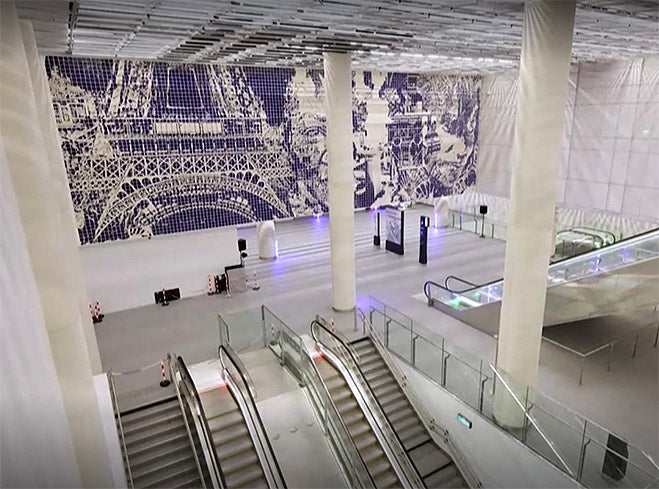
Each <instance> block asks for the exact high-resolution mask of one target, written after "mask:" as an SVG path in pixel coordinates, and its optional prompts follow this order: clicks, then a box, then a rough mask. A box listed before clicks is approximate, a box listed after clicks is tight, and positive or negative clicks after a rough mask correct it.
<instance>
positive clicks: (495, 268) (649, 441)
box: [96, 207, 659, 459]
mask: <svg viewBox="0 0 659 489" xmlns="http://www.w3.org/2000/svg"><path fill="white" fill-rule="evenodd" d="M422 211H425V212H427V211H428V209H427V208H424V207H420V208H417V209H411V210H409V211H408V212H407V215H406V221H407V226H406V250H407V253H406V255H405V256H402V257H401V256H398V255H395V254H393V253H389V252H386V251H384V249H383V248H382V249H380V248H376V247H374V246H373V244H372V225H371V222H370V214H368V213H364V212H362V213H357V214H356V215H355V224H356V232H355V235H356V236H355V252H356V266H357V292H358V296H359V298H358V301H363V300H364V298H365V297H367V296H368V295H373V296H375V297H377V298H379V299H381V300H383V301H385V302H386V303H388V304H390V305H392V306H395V307H397V308H398V309H399V310H401V312H404V313H405V314H408V315H410V316H411V317H413V318H414V319H415V320H417V321H418V322H420V323H422V324H424V325H425V326H427V327H428V328H430V329H432V330H433V331H435V332H437V333H439V334H441V335H443V336H444V337H445V338H446V339H447V341H450V342H452V343H453V344H456V345H458V346H460V347H462V348H464V349H466V350H468V351H470V352H472V353H473V354H475V355H477V356H480V357H482V358H485V359H488V360H490V361H492V360H493V359H494V352H495V348H496V344H495V340H494V339H493V338H491V337H489V336H487V335H485V334H483V333H481V332H480V331H477V330H475V329H473V328H471V327H470V326H468V325H466V324H464V323H461V322H460V321H458V320H456V319H454V318H451V317H449V316H446V315H444V314H442V313H441V312H439V311H437V310H436V309H432V308H428V307H427V306H426V305H425V304H423V303H422V302H420V301H418V300H416V299H413V298H412V296H413V295H415V294H418V293H419V292H420V291H421V288H422V285H423V283H424V281H425V280H427V279H434V280H442V279H443V278H444V277H445V276H446V275H449V274H456V275H459V276H461V277H464V278H465V279H468V280H471V281H474V282H484V281H489V280H493V279H495V278H498V277H500V276H501V275H502V272H503V259H504V250H505V243H503V242H501V241H497V240H492V239H480V238H479V237H478V236H476V235H475V234H473V233H469V232H463V231H459V230H455V229H432V230H431V232H430V236H429V256H428V265H426V266H424V265H420V264H419V263H418V261H417V258H418V254H417V253H418V244H417V243H418V222H419V217H418V216H419V215H420V214H421V213H422ZM239 235H241V236H243V237H245V238H247V240H248V251H249V252H252V251H254V252H256V251H255V250H256V242H255V230H254V228H253V227H251V228H244V229H240V230H239ZM277 237H278V243H279V250H280V256H279V258H278V259H276V260H273V261H261V260H259V259H258V258H255V257H251V256H250V257H249V258H248V259H247V262H246V264H247V267H248V275H249V277H250V278H251V277H252V276H253V274H254V272H256V273H257V277H258V281H259V284H260V290H258V291H252V290H249V291H248V292H245V293H241V294H233V296H232V297H231V298H227V297H226V296H224V295H221V296H210V297H208V296H199V297H194V298H190V299H184V300H181V301H176V302H173V303H172V304H171V305H170V306H169V307H166V308H163V307H159V306H155V305H154V306H146V307H141V308H137V309H132V310H128V311H121V312H117V313H113V314H109V315H108V316H107V317H106V318H105V320H104V321H103V322H102V323H101V324H99V325H98V326H97V327H96V332H97V338H98V344H99V349H100V353H101V359H102V362H103V367H104V369H106V370H108V369H112V370H115V371H124V370H128V369H135V368H139V367H141V366H143V365H146V364H149V363H151V362H153V361H157V360H158V359H160V358H162V357H163V356H164V355H165V354H166V352H175V353H177V354H180V355H183V357H184V358H185V360H186V362H187V363H188V364H194V363H196V362H200V361H203V360H207V359H210V358H214V357H215V355H216V349H217V344H218V338H219V333H218V328H217V315H218V314H220V313H226V312H229V311H238V310H241V309H245V308H249V307H255V306H258V305H259V304H266V305H267V306H268V307H269V308H270V309H271V310H273V311H274V312H275V313H276V314H277V315H278V316H279V317H281V318H282V319H283V320H284V321H286V322H287V323H288V325H289V326H290V327H292V328H293V329H294V330H295V331H297V332H299V333H306V332H308V330H309V323H310V322H311V320H312V319H313V317H314V315H315V314H317V313H320V314H322V315H325V316H326V317H331V316H334V317H335V318H336V320H337V324H338V325H339V326H341V325H342V324H343V323H344V322H349V321H350V320H349V319H347V318H345V317H342V316H341V315H337V314H333V313H332V311H331V308H330V293H331V291H330V268H329V237H328V226H327V217H326V216H323V217H321V218H319V219H316V218H308V219H300V220H295V221H288V222H283V223H278V224H277ZM346 327H349V326H348V325H346ZM648 331H649V330H648ZM564 334H566V335H567V336H568V339H569V338H570V337H571V338H572V340H573V341H576V339H578V338H579V330H578V329H576V328H573V334H572V335H570V332H569V331H567V332H565V333H564ZM653 340H654V332H651V331H649V332H646V333H644V334H643V335H642V338H641V339H640V341H639V345H638V351H637V355H636V357H635V358H632V357H631V351H632V347H633V341H630V342H625V343H623V344H620V345H618V346H617V347H616V350H615V351H614V356H613V362H612V366H611V371H607V368H606V362H607V356H606V355H596V356H595V357H594V358H592V359H591V360H589V361H588V363H587V365H586V371H585V374H584V384H583V385H582V386H578V385H577V377H578V366H579V364H578V361H577V359H576V358H575V357H574V356H573V355H570V354H567V353H566V352H564V351H562V350H560V349H558V348H556V347H554V346H552V345H546V344H545V345H543V349H542V359H541V370H540V380H539V389H540V390H542V391H543V392H545V393H546V394H547V395H549V396H551V397H553V398H555V399H557V400H559V401H560V402H562V403H563V404H565V405H567V406H568V407H570V408H573V409H575V410H577V411H579V412H580V413H582V414H583V415H585V416H587V417H589V418H591V419H592V420H594V421H595V422H597V423H599V424H601V425H602V426H605V427H607V428H609V429H611V430H612V431H614V432H616V433H618V434H619V435H620V436H622V437H624V438H626V439H628V440H629V441H630V442H631V443H633V444H635V445H637V446H639V447H641V448H642V449H643V450H645V451H646V452H647V453H648V454H650V455H651V456H653V457H655V459H656V458H657V455H658V454H659V448H658V445H659V442H658V437H659V429H658V426H659V423H658V422H657V421H658V416H659V409H658V407H659V401H658V386H657V383H658V372H657V371H658V368H657V366H658V356H657V349H656V348H653V347H652V346H651V344H652V341H653ZM627 343H629V344H627ZM157 375H158V371H157V369H155V370H153V369H152V370H150V371H148V372H147V373H145V374H143V376H144V377H147V376H148V377H149V378H150V377H151V376H156V377H157ZM118 389H120V390H122V391H123V396H124V397H131V396H132V397H134V398H138V397H140V395H141V394H143V393H144V392H146V391H148V390H149V388H148V387H141V386H140V385H139V382H132V383H131V382H130V381H126V382H125V387H122V386H118Z"/></svg>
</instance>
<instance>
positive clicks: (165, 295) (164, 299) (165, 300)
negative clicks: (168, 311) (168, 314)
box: [160, 289, 169, 306]
mask: <svg viewBox="0 0 659 489" xmlns="http://www.w3.org/2000/svg"><path fill="white" fill-rule="evenodd" d="M160 305H161V306H168V305H169V302H167V294H166V293H165V289H162V304H160Z"/></svg>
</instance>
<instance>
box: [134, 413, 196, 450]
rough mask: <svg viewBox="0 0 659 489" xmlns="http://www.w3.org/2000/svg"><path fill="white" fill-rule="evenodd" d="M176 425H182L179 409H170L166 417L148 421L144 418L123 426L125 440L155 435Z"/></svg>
mask: <svg viewBox="0 0 659 489" xmlns="http://www.w3.org/2000/svg"><path fill="white" fill-rule="evenodd" d="M176 426H184V422H183V415H182V414H181V411H178V412H175V411H171V412H170V414H168V416H167V417H159V418H154V419H152V420H151V421H150V422H147V421H146V420H144V421H142V422H140V423H139V424H138V425H131V426H129V427H124V436H125V437H126V442H128V441H129V440H136V439H142V438H146V437H148V436H152V435H157V434H158V433H162V432H164V431H166V430H167V429H168V428H173V427H176Z"/></svg>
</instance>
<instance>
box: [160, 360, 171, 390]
mask: <svg viewBox="0 0 659 489" xmlns="http://www.w3.org/2000/svg"><path fill="white" fill-rule="evenodd" d="M160 376H161V380H160V387H167V386H168V385H169V384H170V382H169V379H167V375H165V362H163V361H162V360H160Z"/></svg>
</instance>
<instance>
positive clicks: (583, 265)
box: [423, 230, 659, 311]
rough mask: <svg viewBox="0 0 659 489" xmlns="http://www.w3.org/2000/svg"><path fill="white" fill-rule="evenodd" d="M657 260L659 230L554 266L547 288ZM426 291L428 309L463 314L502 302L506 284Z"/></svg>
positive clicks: (429, 286)
mask: <svg viewBox="0 0 659 489" xmlns="http://www.w3.org/2000/svg"><path fill="white" fill-rule="evenodd" d="M657 257H659V230H653V231H650V232H647V233H644V234H642V235H639V236H636V237H634V238H630V239H626V240H623V241H619V242H617V243H614V244H611V245H608V246H606V247H603V248H601V249H597V250H596V251H592V252H590V253H585V254H582V255H577V256H574V257H571V258H567V259H564V260H560V261H557V262H554V263H552V264H551V265H549V268H548V275H547V281H548V286H552V285H558V284H561V283H565V282H569V281H574V280H580V279H583V278H585V277H589V276H593V275H598V274H601V273H605V272H610V271H612V270H614V269H615V268H618V267H620V266H627V265H631V264H634V263H640V262H642V261H645V260H649V259H653V258H657ZM641 280H642V278H638V280H637V282H638V281H641ZM613 288H614V289H616V290H618V289H628V288H629V282H628V281H625V282H624V283H620V284H617V283H616V284H613ZM423 291H424V293H425V295H426V297H427V298H428V303H429V305H433V304H434V303H435V302H439V303H441V304H443V305H445V306H448V307H451V308H453V309H455V310H456V311H464V310H467V309H472V308H475V307H479V306H482V305H484V304H489V303H491V302H496V301H500V300H501V298H502V295H503V280H502V279H501V280H496V281H493V282H490V283H488V284H483V285H477V286H474V287H471V288H461V289H460V290H454V289H451V288H450V287H448V285H447V284H446V283H445V284H440V283H437V282H433V281H427V282H426V283H425V284H424V288H423ZM609 293H614V292H609Z"/></svg>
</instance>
